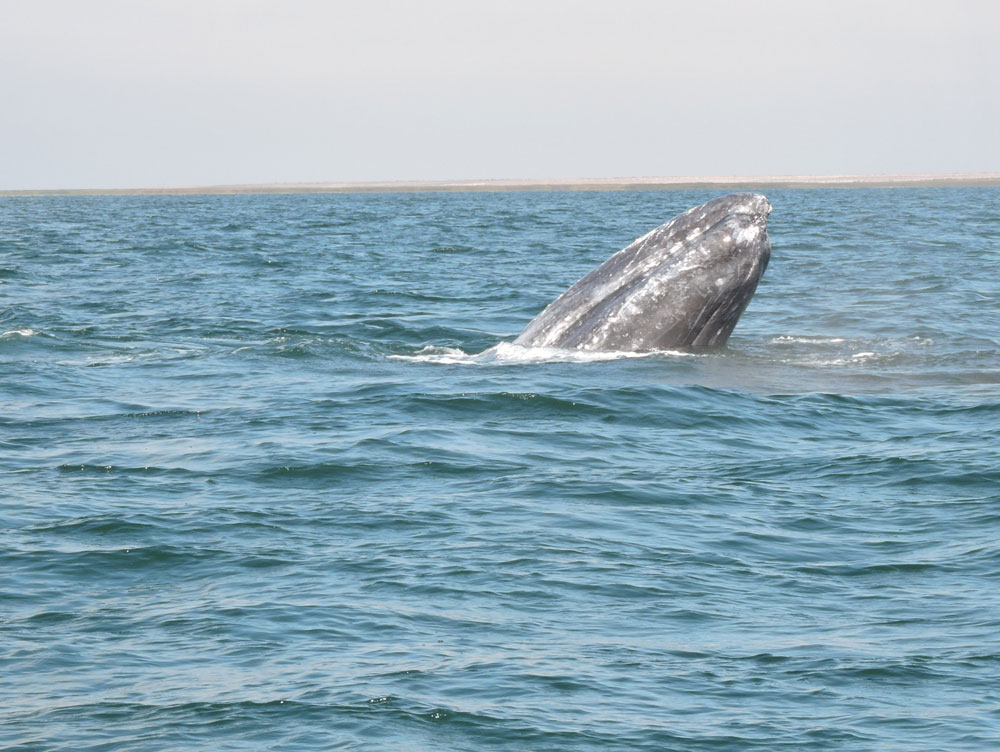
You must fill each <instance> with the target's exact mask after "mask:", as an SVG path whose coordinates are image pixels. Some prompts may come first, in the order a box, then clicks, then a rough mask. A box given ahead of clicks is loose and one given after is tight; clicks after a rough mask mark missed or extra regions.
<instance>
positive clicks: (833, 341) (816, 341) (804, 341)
mask: <svg viewBox="0 0 1000 752" xmlns="http://www.w3.org/2000/svg"><path fill="white" fill-rule="evenodd" d="M841 342H844V338H843V337H790V336H787V335H782V336H780V337H775V338H774V339H772V340H771V343H772V344H775V345H780V344H788V343H796V344H800V345H837V344H840V343H841Z"/></svg>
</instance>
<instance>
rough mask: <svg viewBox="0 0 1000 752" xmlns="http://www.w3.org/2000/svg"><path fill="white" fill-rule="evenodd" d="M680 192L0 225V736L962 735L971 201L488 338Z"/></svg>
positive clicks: (973, 419) (981, 316)
mask: <svg viewBox="0 0 1000 752" xmlns="http://www.w3.org/2000/svg"><path fill="white" fill-rule="evenodd" d="M720 193H721V192H720V191H707V190H698V191H687V190H678V191H647V192H644V191H593V192H511V193H423V194H355V195H334V194H312V195H289V196H279V195H266V196H209V195H206V196H69V197H67V196H63V197H58V196H52V197H9V198H0V543H2V545H0V748H4V749H6V750H18V751H21V752H27V751H28V750H39V751H41V750H75V751H77V752H82V751H84V750H87V751H96V750H101V751H102V752H110V751H115V752H125V751H136V752H138V751H140V750H141V751H142V752H148V751H150V750H194V749H204V750H295V751H298V750H301V751H303V752H306V751H308V752H313V751H315V750H377V749H385V750H394V751H414V752H415V751H418V750H434V751H437V750H449V751H450V750H470V751H473V750H476V751H478V750H517V751H518V752H520V751H523V750H530V751H546V750H552V751H555V750H560V751H561V750H574V751H580V752H586V751H589V750H594V751H597V750H602V751H603V750H657V751H660V750H685V751H686V750H693V751H700V750H733V751H745V750H803V749H807V750H893V751H894V752H900V751H909V750H952V751H956V750H996V749H998V748H1000V679H998V677H1000V271H998V270H1000V189H997V188H885V189H827V188H821V189H809V190H787V189H786V190H766V191H765V193H766V194H767V196H768V198H769V199H770V201H771V203H772V204H773V205H774V211H773V213H772V215H771V218H770V222H769V228H768V231H769V234H770V237H771V240H772V243H773V252H772V257H771V263H770V266H769V267H768V269H767V272H766V274H765V275H764V278H763V280H762V281H761V284H760V287H759V288H758V290H757V293H756V295H755V297H754V299H753V300H752V301H751V303H750V306H749V308H748V309H747V311H746V313H745V314H744V315H743V317H742V319H741V321H740V323H739V324H738V325H737V327H736V330H735V332H734V334H733V336H732V338H731V339H730V341H729V344H728V346H727V347H725V348H724V349H722V350H719V351H715V352H691V351H684V352H662V353H653V354H644V355H641V356H633V357H626V356H624V355H623V354H607V353H605V354H596V353H583V352H565V351H558V350H531V349H525V348H519V347H516V346H514V345H512V344H511V342H512V340H513V339H514V337H515V336H516V335H517V334H518V333H519V332H520V331H521V329H523V327H524V326H525V325H526V324H527V323H528V321H529V320H530V319H531V318H532V317H533V316H534V315H535V314H537V313H538V312H539V311H540V310H541V309H542V308H543V307H544V306H545V305H546V304H547V303H548V302H550V301H551V300H552V299H553V298H555V297H556V296H557V295H558V294H559V293H561V292H562V291H563V290H565V289H566V288H567V287H568V286H569V285H570V284H572V283H573V282H574V281H576V280H577V279H578V278H579V277H581V276H582V275H583V274H584V273H586V272H587V271H589V270H590V269H591V268H593V267H595V266H597V265H598V264H599V263H601V262H603V261H604V260H605V259H606V258H607V257H609V256H610V255H611V254H612V253H614V252H615V251H617V250H619V249H620V248H622V247H624V246H625V245H627V244H628V243H629V242H631V241H632V240H633V239H634V238H636V237H638V236H640V235H642V234H644V233H645V232H647V231H648V230H650V229H652V228H653V227H655V226H657V225H659V224H661V223H662V222H665V221H666V220H668V219H670V218H671V217H673V216H674V215H676V214H678V213H680V212H682V211H684V210H686V209H688V208H690V207H692V206H694V205H696V204H700V203H702V202H704V201H706V200H708V199H710V198H713V197H714V196H717V195H720Z"/></svg>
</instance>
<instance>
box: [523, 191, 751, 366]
mask: <svg viewBox="0 0 1000 752" xmlns="http://www.w3.org/2000/svg"><path fill="white" fill-rule="evenodd" d="M770 213H771V204H770V202H769V201H768V200H767V199H766V198H765V197H764V196H762V195H761V194H759V193H734V194H731V195H729V196H721V197H720V198H716V199H713V200H711V201H709V202H707V203H705V204H702V205H701V206H696V207H694V208H693V209H689V210H688V211H686V212H684V213H683V214H680V215H678V216H677V217H674V218H673V219H672V220H670V221H669V222H667V223H666V224H664V225H661V226H659V227H657V228H656V229H655V230H653V231H651V232H649V233H647V234H646V235H643V236H642V237H641V238H639V239H638V240H636V241H634V242H633V243H632V244H631V245H629V246H628V247H627V248H624V249H622V250H620V251H618V253H616V254H615V255H614V256H612V257H611V258H609V259H608V260H607V261H605V262H604V263H603V264H601V265H600V266H599V267H597V268H596V269H594V270H593V271H592V272H590V273H589V274H588V275H587V276H585V277H584V278H583V279H581V280H580V281H579V282H577V283H576V284H575V285H573V286H572V287H571V288H569V289H568V290H567V291H566V292H564V293H563V294H562V295H560V296H559V297H558V298H556V299H555V300H554V301H553V302H552V303H550V304H549V306H548V307H547V308H546V309H545V310H544V311H542V312H541V313H540V314H538V316H536V317H535V318H534V319H533V320H532V321H531V323H530V324H528V326H527V327H526V328H525V330H524V331H523V332H521V334H520V335H519V336H518V338H517V339H516V340H514V344H516V345H524V346H527V347H562V348H577V349H581V350H624V351H633V352H638V351H644V350H659V349H664V348H676V347H716V346H721V345H724V344H726V341H727V340H728V339H729V335H730V334H731V333H732V331H733V328H734V327H735V326H736V322H737V321H738V320H739V318H740V315H741V314H742V313H743V311H744V310H745V309H746V307H747V303H749V302H750V298H751V297H752V296H753V294H754V291H755V290H756V289H757V282H758V281H759V280H760V277H761V275H762V274H763V273H764V269H765V268H767V262H768V260H769V259H770V257H771V241H770V239H769V238H768V237H767V216H768V214H770Z"/></svg>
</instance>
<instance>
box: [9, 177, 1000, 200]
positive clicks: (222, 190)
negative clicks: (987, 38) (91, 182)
mask: <svg viewBox="0 0 1000 752" xmlns="http://www.w3.org/2000/svg"><path fill="white" fill-rule="evenodd" d="M936 186H968V187H992V186H1000V172H952V173H859V174H841V175H717V176H637V177H613V178H479V179H466V180H367V181H324V182H298V183H237V184H216V185H189V186H161V187H145V188H24V189H2V190H0V196H73V195H83V196H100V195H233V194H295V193H431V192H449V193H462V192H505V191H546V190H554V191H587V190H592V191H612V190H683V189H698V188H753V187H770V188H884V187H899V188H923V187H936Z"/></svg>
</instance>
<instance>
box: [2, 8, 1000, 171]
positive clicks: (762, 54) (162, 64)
mask: <svg viewBox="0 0 1000 752" xmlns="http://www.w3.org/2000/svg"><path fill="white" fill-rule="evenodd" d="M0 102H2V109H0V189H18V188H24V189H29V188H98V187H100V188H127V187H152V186H179V185H209V184H232V183H260V182H312V181H341V180H349V181H353V180H397V179H398V180H423V179H428V180H430V179H477V178H560V177H562V178H570V177H619V176H622V177H627V176H654V175H655V176H660V175H663V176H669V175H691V176H709V175H770V174H798V175H810V174H811V175H816V174H843V173H931V172H984V171H1000V2H996V1H995V0H964V1H963V0H941V1H934V2H932V1H931V0H733V1H727V0H707V1H706V0H690V1H689V0H660V1H654V0H613V1H612V0H608V1H607V2H599V1H598V0H576V1H575V2H574V1H573V0H529V1H525V0H503V1H502V2H500V1H497V2H476V0H412V1H411V2H403V1H402V0H363V1H362V0H358V1H353V0H344V1H343V2H337V1H336V0H329V1H327V2H322V1H321V0H270V1H269V2H262V1H260V0H0Z"/></svg>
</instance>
